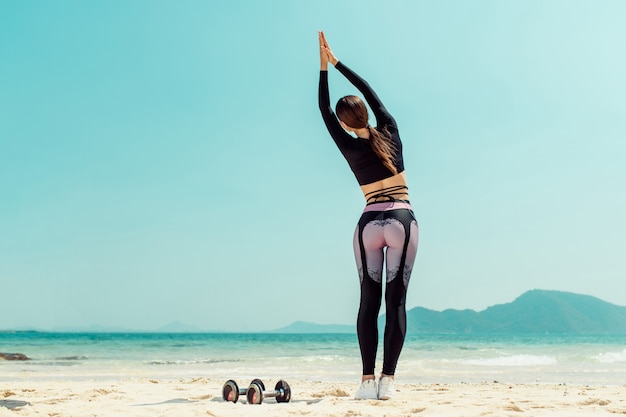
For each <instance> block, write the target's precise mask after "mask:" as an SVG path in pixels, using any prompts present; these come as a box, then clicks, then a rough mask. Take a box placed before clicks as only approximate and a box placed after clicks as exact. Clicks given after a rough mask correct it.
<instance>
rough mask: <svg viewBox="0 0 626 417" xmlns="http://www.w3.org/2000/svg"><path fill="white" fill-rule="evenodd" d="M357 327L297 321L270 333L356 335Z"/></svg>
mask: <svg viewBox="0 0 626 417" xmlns="http://www.w3.org/2000/svg"><path fill="white" fill-rule="evenodd" d="M355 331H356V330H355V326H354V325H348V324H316V323H309V322H305V321H296V322H294V323H292V324H290V325H289V326H286V327H283V328H280V329H277V330H273V331H271V332H270V333H354V332H355Z"/></svg>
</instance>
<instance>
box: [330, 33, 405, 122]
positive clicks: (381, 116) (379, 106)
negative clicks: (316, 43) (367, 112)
mask: <svg viewBox="0 0 626 417" xmlns="http://www.w3.org/2000/svg"><path fill="white" fill-rule="evenodd" d="M319 40H320V58H321V61H322V70H324V71H325V70H327V69H328V63H329V62H330V63H331V64H333V65H334V66H335V68H337V70H338V71H339V72H340V73H342V74H343V76H344V77H346V78H347V79H348V81H350V82H351V83H352V85H354V86H355V87H356V88H357V89H358V90H359V91H360V92H361V94H363V97H364V98H365V101H367V104H369V106H370V108H371V109H372V112H374V117H376V124H377V125H378V126H381V125H388V126H392V127H394V128H396V129H397V126H396V121H395V120H394V118H393V116H391V114H389V112H388V111H387V109H386V108H385V106H384V105H383V103H382V101H380V98H379V97H378V95H377V94H376V92H375V91H374V90H373V89H372V87H370V85H369V84H368V82H367V81H365V80H364V79H363V78H361V77H360V76H359V75H358V74H357V73H356V72H354V71H352V70H351V69H350V68H348V67H346V66H345V65H344V64H343V63H342V62H339V60H338V59H337V57H336V56H335V54H333V51H332V49H330V46H329V45H328V41H327V40H326V35H324V32H319Z"/></svg>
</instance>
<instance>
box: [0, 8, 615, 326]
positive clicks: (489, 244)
mask: <svg viewBox="0 0 626 417" xmlns="http://www.w3.org/2000/svg"><path fill="white" fill-rule="evenodd" d="M625 19H626V2H623V1H621V0H614V1H610V0H598V1H594V2H589V1H586V0H579V1H578V0H523V1H522V0H511V1H506V2H504V1H499V0H476V1H472V2H469V1H465V0H444V1H441V0H437V1H435V0H429V1H425V0H424V1H419V0H384V1H382V0H381V1H363V0H342V1H336V0H332V1H330V0H319V1H294V0H270V1H264V2H260V1H253V0H234V1H207V0H184V1H171V0H170V1H163V0H108V1H89V2H87V1H80V0H76V1H71V0H59V1H55V2H49V1H44V0H39V1H37V0H4V1H2V2H0V51H2V52H1V54H0V55H1V58H0V329H43V330H54V329H61V328H72V327H74V328H81V327H89V326H104V327H119V328H125V329H130V330H153V329H158V328H160V327H162V326H164V325H166V324H168V323H170V322H173V321H179V322H182V323H185V324H188V325H191V326H195V327H197V328H199V329H203V330H208V331H237V332H239V331H242V332H247V331H264V330H270V329H276V328H280V327H283V326H286V325H288V324H290V323H292V322H294V321H298V320H303V321H310V322H315V323H323V324H329V323H337V324H352V323H354V322H355V319H356V313H357V309H358V303H359V288H358V282H359V281H358V275H357V273H356V266H355V263H354V255H353V253H352V233H353V231H354V227H355V225H356V222H357V220H358V218H359V216H360V213H361V211H362V209H363V206H364V199H363V196H362V194H361V192H360V189H359V187H358V183H357V182H356V180H355V179H354V177H353V175H352V173H351V171H350V170H349V168H348V166H347V163H346V162H345V160H344V159H343V158H342V156H341V154H340V153H339V152H338V150H337V149H336V147H335V145H334V143H333V142H332V140H331V139H330V136H329V135H328V133H327V131H326V130H325V126H324V124H323V122H322V120H321V117H320V114H319V110H318V107H317V83H318V79H319V52H318V44H317V31H318V30H324V31H325V33H326V35H327V38H328V40H329V43H330V45H331V47H332V49H333V51H334V52H335V54H336V55H337V57H338V58H339V59H340V60H341V61H342V62H344V63H345V64H346V65H348V66H350V67H351V68H352V69H354V70H355V71H356V72H358V73H359V74H360V75H361V76H363V77H364V78H365V79H366V80H367V81H368V82H369V83H370V84H371V85H372V86H373V88H374V89H375V90H376V92H377V93H378V94H379V96H380V97H381V99H382V100H383V102H384V103H385V105H386V107H387V109H388V110H389V111H390V112H391V113H392V114H393V115H394V117H395V119H396V120H397V122H398V125H399V128H400V135H401V138H402V140H403V144H404V161H405V167H406V174H407V179H408V184H409V189H410V195H411V203H412V205H413V208H414V210H415V213H416V217H417V219H418V222H419V226H420V243H419V249H418V255H417V260H416V264H415V267H414V269H413V275H412V278H411V282H410V285H409V291H408V296H407V308H408V309H410V308H413V307H416V306H422V307H426V308H430V309H434V310H444V309H448V308H454V309H474V310H477V311H480V310H483V309H485V308H487V307H488V306H491V305H495V304H503V303H508V302H511V301H513V300H514V299H515V298H516V297H518V296H520V295H521V294H522V293H524V292H525V291H528V290H532V289H546V290H558V291H568V292H575V293H579V294H587V295H592V296H594V297H598V298H601V299H603V300H605V301H607V302H610V303H614V304H618V305H622V306H626V279H624V278H626V277H625V275H624V273H625V271H626V257H624V249H625V248H626V222H625V220H624V213H626V191H624V184H625V180H626V164H625V163H624V161H625V160H626V117H624V116H625V111H626V77H624V74H626V55H625V54H624V53H623V51H624V45H623V42H624V39H626V26H624V24H623V22H624V20H625ZM329 79H330V90H331V101H333V102H334V101H336V100H337V99H338V98H340V97H342V96H343V95H347V94H355V93H357V91H356V90H355V89H354V88H353V87H352V86H351V85H350V84H349V83H348V82H347V81H346V80H345V79H343V78H342V76H341V75H340V74H339V73H338V72H337V71H336V70H335V69H334V68H330V74H329Z"/></svg>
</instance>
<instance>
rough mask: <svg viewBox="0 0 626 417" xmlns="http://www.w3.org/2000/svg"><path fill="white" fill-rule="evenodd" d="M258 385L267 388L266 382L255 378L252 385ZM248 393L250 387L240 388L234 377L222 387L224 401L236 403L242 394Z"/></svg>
mask: <svg viewBox="0 0 626 417" xmlns="http://www.w3.org/2000/svg"><path fill="white" fill-rule="evenodd" d="M252 384H254V385H257V386H260V387H263V389H265V384H263V381H261V380H260V379H253V380H252V382H251V383H250V385H252ZM247 393H248V388H239V386H238V385H237V383H236V382H235V381H233V380H232V379H229V380H228V381H226V382H225V383H224V386H223V387H222V398H223V399H224V401H232V402H234V403H236V402H237V400H238V399H239V396H240V395H246V394H247Z"/></svg>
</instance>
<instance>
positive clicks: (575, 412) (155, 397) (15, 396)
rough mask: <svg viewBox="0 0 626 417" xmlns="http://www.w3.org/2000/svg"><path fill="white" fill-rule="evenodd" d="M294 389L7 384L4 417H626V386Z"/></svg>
mask: <svg viewBox="0 0 626 417" xmlns="http://www.w3.org/2000/svg"><path fill="white" fill-rule="evenodd" d="M275 382H276V381H266V385H267V386H268V387H273V386H274V384H275ZM288 382H289V384H290V385H291V388H292V400H291V402H289V403H281V404H279V403H277V402H276V401H275V400H274V399H272V398H269V399H266V401H264V402H263V404H261V405H251V404H247V403H246V401H245V398H244V399H242V400H240V401H239V402H238V403H236V404H233V403H230V402H224V401H223V400H222V398H221V388H222V384H223V383H224V381H222V380H220V381H218V380H211V379H204V378H197V379H178V380H157V379H117V380H106V381H102V380H97V381H94V380H92V381H63V380H53V381H36V382H29V381H26V380H23V381H18V382H10V383H5V382H0V417H5V416H10V417H17V416H49V417H64V416H68V417H70V416H71V417H82V416H90V417H93V416H129V417H130V416H134V417H139V416H146V417H147V416H150V417H156V416H168V417H169V416H203V417H206V416H216V417H217V416H224V417H226V416H228V417H233V416H246V417H249V416H251V417H254V416H273V417H281V416H336V417H352V416H376V417H378V416H389V417H391V416H394V417H395V416H447V417H448V416H454V417H462V416H467V417H471V416H476V417H479V416H480V417H485V416H516V417H519V416H533V417H534V416H563V417H565V416H567V417H571V416H585V417H589V416H594V417H597V416H613V417H615V416H619V415H624V416H626V385H625V386H571V385H548V384H515V385H509V384H504V383H498V382H491V383H482V384H463V383H461V384H450V385H446V384H402V383H401V382H398V383H397V395H396V398H394V399H392V400H389V401H378V400H360V401H357V400H354V399H353V395H354V391H355V390H356V388H357V385H356V383H355V384H344V383H330V382H307V381H288ZM247 383H248V382H247V381H246V384H247Z"/></svg>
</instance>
